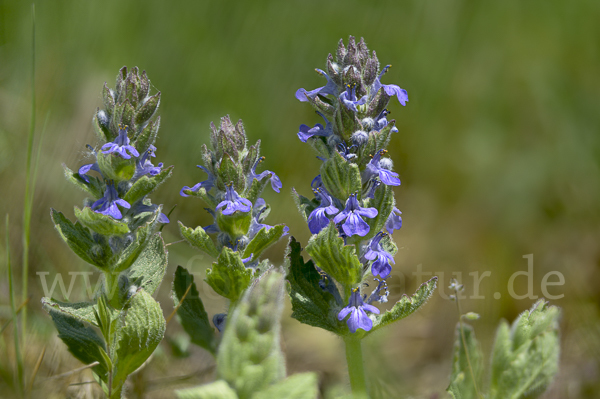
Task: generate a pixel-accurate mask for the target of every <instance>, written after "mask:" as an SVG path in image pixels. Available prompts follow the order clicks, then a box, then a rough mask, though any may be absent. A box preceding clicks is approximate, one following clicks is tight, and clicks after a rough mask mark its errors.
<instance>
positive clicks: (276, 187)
mask: <svg viewBox="0 0 600 399" xmlns="http://www.w3.org/2000/svg"><path fill="white" fill-rule="evenodd" d="M264 160H265V157H260V158H258V161H256V162H255V163H254V166H252V169H250V173H249V175H248V177H249V179H250V181H252V179H256V180H258V181H261V180H262V179H264V178H265V177H267V176H270V177H269V178H270V179H271V188H272V189H273V191H275V192H276V193H278V192H279V191H280V190H281V187H283V184H281V179H280V178H279V176H277V175H276V174H275V173H274V172H271V171H270V170H265V171H262V172H261V173H260V174H256V167H257V166H258V165H259V164H260V163H261V162H262V161H264Z"/></svg>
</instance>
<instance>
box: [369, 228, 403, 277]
mask: <svg viewBox="0 0 600 399" xmlns="http://www.w3.org/2000/svg"><path fill="white" fill-rule="evenodd" d="M385 236H386V234H385V233H382V232H379V233H377V235H375V237H373V239H372V240H371V242H369V246H368V247H367V248H368V249H367V253H365V259H368V260H374V261H375V262H373V264H372V265H371V272H372V273H373V276H379V277H381V278H386V277H387V276H389V275H390V273H391V271H392V265H390V262H391V263H396V262H394V257H393V256H392V255H391V254H389V253H388V252H387V251H386V250H384V249H383V248H382V247H381V244H380V241H381V239H382V238H383V237H385Z"/></svg>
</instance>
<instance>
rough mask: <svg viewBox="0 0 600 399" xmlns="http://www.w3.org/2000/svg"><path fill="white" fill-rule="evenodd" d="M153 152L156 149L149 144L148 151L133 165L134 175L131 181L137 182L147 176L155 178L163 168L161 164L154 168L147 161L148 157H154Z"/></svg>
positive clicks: (148, 160)
mask: <svg viewBox="0 0 600 399" xmlns="http://www.w3.org/2000/svg"><path fill="white" fill-rule="evenodd" d="M154 151H156V147H155V146H153V145H152V144H150V147H148V150H147V151H146V152H144V153H143V154H142V156H141V157H140V158H139V159H138V161H137V163H136V165H135V174H134V175H133V180H137V179H139V178H140V177H142V176H145V175H148V174H149V175H150V176H156V175H157V174H159V173H160V171H161V170H162V167H163V163H162V162H160V163H159V164H158V166H154V165H153V164H152V162H151V161H150V159H149V158H150V157H155V156H156V154H154Z"/></svg>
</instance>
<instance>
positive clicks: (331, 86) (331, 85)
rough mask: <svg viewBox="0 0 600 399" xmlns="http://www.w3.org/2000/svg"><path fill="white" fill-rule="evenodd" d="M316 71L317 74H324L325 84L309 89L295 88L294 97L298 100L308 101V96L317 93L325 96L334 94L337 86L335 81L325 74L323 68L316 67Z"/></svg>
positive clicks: (313, 95)
mask: <svg viewBox="0 0 600 399" xmlns="http://www.w3.org/2000/svg"><path fill="white" fill-rule="evenodd" d="M316 71H317V72H318V73H319V74H321V75H322V76H325V77H326V78H327V84H326V85H325V86H323V87H318V88H316V89H314V90H311V91H306V90H305V89H298V90H296V98H297V99H298V100H300V101H302V102H305V101H308V98H309V97H310V98H315V97H316V96H317V95H321V96H326V95H327V94H333V95H335V93H336V91H337V86H336V84H335V82H334V81H333V80H331V79H330V78H329V75H327V74H326V73H325V72H324V71H323V70H321V69H318V68H317V69H316Z"/></svg>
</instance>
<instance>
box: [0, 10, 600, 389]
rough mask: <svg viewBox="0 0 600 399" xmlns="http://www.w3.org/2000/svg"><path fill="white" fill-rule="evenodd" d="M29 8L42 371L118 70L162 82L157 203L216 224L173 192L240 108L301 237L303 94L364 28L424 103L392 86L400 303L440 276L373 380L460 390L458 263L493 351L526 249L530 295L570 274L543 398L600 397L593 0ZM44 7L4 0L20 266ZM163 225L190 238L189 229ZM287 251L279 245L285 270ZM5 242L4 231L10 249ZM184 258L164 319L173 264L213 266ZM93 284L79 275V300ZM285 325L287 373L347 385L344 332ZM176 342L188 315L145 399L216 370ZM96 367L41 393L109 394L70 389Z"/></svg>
mask: <svg viewBox="0 0 600 399" xmlns="http://www.w3.org/2000/svg"><path fill="white" fill-rule="evenodd" d="M35 7H36V30H37V35H36V41H37V42H36V57H37V70H36V78H35V84H36V95H37V107H36V111H37V124H36V135H37V136H36V137H37V138H38V139H39V136H40V133H41V131H42V128H43V126H44V121H45V120H47V124H46V129H45V135H44V137H43V143H42V147H41V148H42V152H41V156H40V167H39V173H38V182H37V189H36V194H35V203H34V213H33V218H32V240H31V242H32V247H31V258H30V262H31V266H30V273H29V286H30V293H29V294H30V295H31V298H32V299H31V302H30V304H29V315H30V316H29V318H28V326H27V329H28V338H27V342H26V346H25V348H24V355H25V359H26V368H27V370H28V371H27V373H29V372H30V371H29V370H31V369H32V368H33V365H34V364H35V361H36V359H37V357H38V355H39V353H40V352H41V350H42V348H43V347H44V346H45V347H46V348H47V353H46V356H45V358H44V361H43V362H42V365H41V368H40V372H39V378H38V379H39V380H43V379H44V378H46V377H48V376H50V375H54V374H58V373H61V372H64V371H68V370H71V369H73V368H76V367H79V366H80V364H79V363H78V362H77V361H75V360H73V359H72V358H71V357H70V356H69V354H68V353H67V352H66V350H65V347H64V345H62V343H60V341H59V340H58V338H57V337H56V333H55V331H54V329H53V326H52V324H51V321H50V319H49V317H47V315H46V314H45V313H44V312H43V311H42V309H41V306H40V302H39V300H40V297H41V296H42V295H43V292H42V289H41V284H40V278H39V277H38V276H37V275H36V272H40V271H47V272H50V274H49V275H48V281H49V284H50V283H51V281H52V279H53V278H54V276H55V275H56V273H59V272H61V273H63V274H64V275H65V281H66V283H68V282H69V277H68V275H67V273H68V272H73V271H91V270H92V268H91V267H88V266H86V265H85V264H84V263H83V262H82V261H81V260H79V258H77V257H76V256H75V255H74V254H72V253H71V251H70V250H69V249H68V248H67V246H66V245H64V244H63V243H62V242H61V240H60V238H59V236H58V234H56V232H55V231H54V228H53V226H52V224H51V220H50V217H49V208H50V207H54V208H56V209H59V210H61V211H64V212H65V213H66V214H67V215H69V216H70V217H72V216H73V215H72V211H71V210H72V207H73V206H74V205H78V206H79V205H81V203H82V200H83V197H84V195H83V193H82V192H80V191H78V190H77V189H76V188H75V187H73V186H72V185H71V184H69V183H68V182H66V181H65V180H64V179H63V172H62V167H61V163H63V162H64V163H66V165H68V166H69V167H70V168H72V169H75V168H78V167H79V166H80V165H82V164H83V163H87V162H86V157H85V144H87V143H89V144H92V145H94V144H96V141H95V140H96V139H95V136H94V133H93V130H92V126H91V118H92V115H93V113H94V111H95V110H96V108H97V107H99V106H101V89H102V85H103V83H104V82H105V81H107V82H108V85H109V87H113V86H114V79H115V76H116V74H117V71H118V70H119V68H121V67H122V66H123V65H127V66H129V67H132V66H139V67H140V69H143V70H146V71H147V73H148V76H149V78H150V79H151V81H152V84H153V85H154V87H155V90H160V91H161V92H162V103H161V107H160V110H159V113H160V115H161V118H162V124H161V130H160V135H159V139H158V142H157V147H158V151H157V158H156V159H157V160H158V161H162V162H164V163H165V164H166V165H171V164H172V165H175V172H174V175H173V177H172V178H171V179H170V180H169V181H168V182H167V183H165V184H164V185H163V186H161V187H160V188H159V190H158V191H157V192H156V193H155V194H154V195H153V199H154V202H155V203H163V204H165V207H166V208H167V209H169V208H170V207H172V206H173V205H175V204H177V208H176V209H175V211H174V212H173V214H172V215H171V220H172V221H173V222H175V221H176V220H182V221H183V222H185V224H186V225H188V226H194V225H198V224H202V225H206V224H208V222H209V216H208V214H207V213H206V212H205V211H204V210H203V209H202V208H203V204H202V203H201V202H200V201H199V200H196V199H192V198H185V199H184V198H182V197H180V196H179V194H178V193H179V190H180V188H181V187H182V186H183V185H189V186H191V185H192V184H195V183H197V182H198V181H200V180H203V178H204V177H205V175H204V174H203V173H202V172H201V171H200V170H198V169H197V168H196V167H195V165H196V164H198V163H200V157H199V154H200V151H199V148H200V145H201V144H203V143H207V142H208V140H209V139H208V137H209V136H208V135H209V123H210V121H215V123H217V124H218V120H219V118H220V117H222V116H223V115H226V114H229V115H231V118H232V119H234V120H237V119H239V118H242V119H243V120H244V123H245V127H246V132H247V133H248V136H249V138H250V140H251V141H252V142H254V141H256V140H257V139H261V140H262V143H263V145H262V153H263V155H265V156H266V158H267V160H266V162H265V163H264V166H265V168H267V169H269V170H273V171H275V172H276V173H277V174H278V175H279V176H280V177H281V179H282V181H283V184H284V188H283V190H282V192H281V193H280V194H275V193H273V192H272V191H271V190H270V189H267V191H266V194H265V198H266V200H267V202H270V203H271V204H272V207H273V212H272V213H271V216H270V217H269V219H268V220H267V221H268V222H270V224H274V223H286V224H288V225H289V226H290V229H291V233H292V235H294V236H295V237H297V238H298V239H299V240H300V242H302V243H306V242H307V240H308V237H309V232H308V228H307V227H306V225H305V223H304V222H303V220H302V218H301V217H300V216H299V214H298V213H297V211H296V209H295V206H294V204H293V201H292V197H291V195H290V190H291V188H292V187H296V189H297V190H298V191H299V192H301V193H304V194H305V195H308V194H309V193H310V186H309V184H310V181H311V179H312V178H313V177H314V176H315V175H316V174H317V173H318V167H319V164H320V162H319V161H318V160H317V159H316V158H315V157H314V154H313V153H312V151H311V149H310V148H309V147H308V146H307V145H303V144H302V143H300V142H299V141H298V139H297V137H296V134H295V133H296V132H297V128H298V126H299V125H300V124H301V123H306V124H309V125H311V126H312V125H313V124H315V123H317V122H320V118H319V117H318V116H317V115H315V114H314V113H313V111H312V110H311V109H310V106H308V105H307V104H302V103H299V102H298V101H297V100H296V99H295V98H294V92H295V90H296V89H297V88H299V87H305V88H307V89H312V88H315V87H318V86H321V85H323V84H324V81H323V79H322V78H321V77H320V76H319V75H318V74H316V73H315V72H314V68H316V67H318V68H323V67H324V63H325V59H326V56H327V54H328V53H329V52H334V51H335V49H336V46H337V42H338V40H339V39H340V38H344V40H345V41H346V40H347V38H348V36H349V35H354V36H356V37H361V36H364V37H365V39H366V41H367V44H368V45H369V47H370V49H371V50H376V51H377V55H378V57H379V60H380V61H381V62H382V63H383V64H386V63H390V64H393V68H391V70H390V71H389V72H388V73H387V74H386V76H385V78H384V83H395V84H398V85H400V86H401V87H402V88H404V89H406V90H407V91H408V93H409V98H410V102H409V103H408V105H407V107H405V108H403V107H401V106H400V105H399V104H398V103H397V102H396V100H393V101H392V102H391V105H390V110H391V111H392V115H391V116H392V118H393V119H396V121H397V126H398V128H399V130H400V132H399V133H398V134H396V135H394V136H393V139H392V143H391V146H390V156H391V158H392V159H393V160H394V161H395V169H396V170H397V171H398V172H399V173H400V175H401V179H402V186H400V187H398V188H397V190H396V196H397V199H398V203H399V208H400V209H401V210H402V212H403V220H404V227H403V228H402V230H401V231H399V232H397V233H396V234H395V237H394V238H395V240H396V241H397V242H398V244H399V246H400V251H399V253H398V255H397V256H396V266H395V271H394V274H393V276H392V279H391V280H390V284H391V286H392V295H391V297H390V300H392V301H395V300H397V299H398V298H399V296H400V295H401V294H402V293H404V292H408V293H411V292H413V291H414V290H415V288H416V286H417V278H416V277H415V276H414V275H413V274H412V273H413V272H414V271H416V270H417V269H418V268H421V270H423V271H425V272H434V273H435V274H436V275H438V276H440V279H441V282H442V284H441V287H440V290H439V294H436V295H435V296H434V298H433V299H432V300H431V301H430V302H429V303H428V304H427V306H426V307H425V309H424V310H423V311H421V312H419V313H418V314H416V315H413V316H411V317H410V318H408V319H406V320H404V321H402V322H401V323H398V324H396V325H394V326H393V327H391V328H389V329H388V330H386V331H385V332H383V333H381V334H379V335H376V336H374V337H372V338H371V339H369V340H368V342H367V343H366V348H365V352H366V353H365V358H366V362H367V365H368V370H369V373H370V378H371V379H372V380H373V381H376V380H378V381H379V382H380V384H381V387H382V390H383V391H384V392H386V393H387V395H388V396H389V397H392V398H395V397H415V398H442V397H445V393H444V389H445V388H446V386H447V384H448V379H447V378H448V375H449V372H450V359H451V351H452V342H453V338H454V337H453V334H454V333H453V328H454V324H455V322H456V320H457V313H456V310H455V304H454V303H452V302H450V301H448V300H447V299H445V294H446V293H447V292H448V290H447V288H446V286H447V285H448V280H449V278H450V277H451V274H452V273H462V275H459V276H461V277H462V280H463V282H464V283H465V285H466V294H467V295H468V296H469V297H471V296H473V294H474V291H473V290H474V285H473V277H472V276H470V275H469V273H471V272H479V273H480V274H481V273H483V272H485V271H490V272H491V277H487V278H484V279H483V280H482V282H481V284H480V286H479V295H481V296H483V297H484V298H485V299H472V298H471V299H469V298H467V299H465V300H464V301H463V302H462V306H463V309H464V310H465V311H475V312H479V313H481V314H482V319H481V320H479V321H477V322H475V323H474V324H475V328H476V333H477V335H478V337H479V338H480V340H481V341H482V346H483V348H484V352H485V353H486V354H489V348H490V345H491V342H492V340H493V334H494V329H495V326H496V325H497V323H498V321H499V319H500V318H506V319H508V320H511V321H512V320H513V319H514V318H515V317H516V316H517V315H518V313H519V312H521V311H523V310H524V309H527V308H529V307H530V305H531V304H532V303H533V299H514V298H511V297H510V295H509V292H508V289H507V283H508V281H509V278H510V276H511V275H512V274H513V273H514V272H516V271H519V270H527V261H526V259H523V255H526V254H533V259H534V263H533V265H534V268H533V270H534V273H533V291H532V292H533V295H536V296H542V295H543V293H542V291H541V281H542V279H543V278H544V275H546V273H548V272H551V271H558V272H561V273H562V274H563V275H564V280H565V284H564V285H563V286H553V287H549V289H548V291H549V293H550V294H551V295H564V297H562V298H561V299H557V300H554V301H552V303H553V304H556V305H559V306H561V307H562V308H563V311H564V312H563V318H562V323H561V329H562V345H563V350H562V355H561V370H560V373H559V376H558V379H557V381H556V382H555V384H554V385H553V386H552V387H551V389H550V390H549V391H548V393H547V394H546V395H545V396H544V397H545V398H597V397H598V395H600V393H599V392H600V383H599V382H598V381H599V380H600V306H599V303H600V290H599V289H598V286H599V284H600V272H599V269H600V246H599V243H600V223H599V222H600V206H599V204H600V169H599V167H600V135H599V133H600V112H599V111H598V107H599V103H600V101H599V100H600V46H599V39H600V24H598V21H599V20H600V2H598V1H592V0H580V1H577V2H567V1H558V0H546V1H519V0H505V1H502V2H483V1H469V0H447V1H439V0H438V1H434V0H412V1H398V0H395V1H392V0H389V1H371V2H367V1H356V0H346V1H328V2H325V1H313V0H305V1H251V2H250V1H249V2H233V1H185V2H183V1H182V2H174V1H171V2H166V1H164V2H161V1H102V2H100V1H95V2H91V1H79V2H76V1H44V2H37V3H36V5H35ZM31 21H32V15H31V3H29V2H21V1H8V2H7V1H6V0H3V1H0V187H2V189H1V192H2V195H0V204H1V209H2V213H3V214H4V213H8V214H10V215H11V234H10V240H11V249H12V256H13V264H14V265H15V267H16V269H17V272H19V269H20V264H21V238H20V237H21V229H22V223H21V218H22V217H21V212H22V208H23V196H24V176H25V163H26V161H25V158H26V147H27V132H28V129H29V124H30V120H31V119H30V107H31V83H32V82H31V79H30V76H31V40H32V35H31ZM36 140H37V139H36ZM164 234H165V237H166V240H167V241H168V242H174V241H178V240H179V237H178V232H177V228H176V223H171V224H170V225H168V226H167V227H166V228H165V229H164ZM1 235H2V239H3V240H4V232H2V233H1ZM284 247H285V243H280V244H279V245H278V246H276V247H274V248H272V249H271V250H270V251H269V253H268V256H269V257H270V258H271V259H272V260H273V262H275V263H276V264H280V263H281V262H282V260H283V255H282V253H283V250H284ZM5 251H6V248H5V246H4V245H3V246H2V254H1V255H2V259H4V257H5ZM169 251H170V253H169V255H170V262H169V269H168V271H167V277H166V279H165V281H164V283H163V284H162V287H161V288H160V291H159V299H160V301H161V304H162V306H163V309H164V312H165V314H169V313H170V312H171V310H172V304H171V301H170V299H169V297H168V295H169V290H170V282H171V279H172V272H173V271H174V268H175V267H176V266H177V265H178V264H181V265H183V266H186V267H188V268H190V269H192V270H193V271H195V272H197V273H202V271H203V270H204V269H205V268H206V267H207V266H209V264H210V259H208V258H203V257H202V256H200V255H199V253H197V252H195V251H193V250H192V249H191V248H188V247H187V246H186V245H185V244H174V245H172V246H170V247H169ZM0 269H1V270H0V272H1V273H2V274H0V275H1V276H2V277H1V278H0V321H2V324H3V323H4V321H5V320H7V319H8V318H9V315H10V311H9V306H8V303H9V300H8V294H7V293H8V288H7V287H8V284H7V281H6V277H5V276H6V265H5V262H4V261H2V263H1V266H0ZM18 274H19V273H18ZM19 278H20V277H19ZM96 278H97V275H94V276H93V277H92V281H93V282H95V280H96ZM526 280H527V279H526V278H525V277H523V276H521V277H518V278H517V279H516V282H517V283H516V292H517V293H518V294H523V293H525V292H526V291H527V288H528V287H527V281H526ZM550 281H557V279H556V277H552V278H550ZM82 291H83V289H82V288H81V287H80V286H79V285H75V288H74V291H73V295H72V297H71V300H75V299H77V298H79V297H82V296H83V292H82ZM202 291H203V293H204V295H205V299H206V301H207V309H208V311H209V314H211V315H212V314H214V313H217V312H221V311H223V309H224V308H225V304H224V303H222V302H220V301H219V300H217V299H216V298H217V296H216V295H215V294H214V293H211V291H210V289H208V288H207V287H206V286H204V287H203V289H202ZM496 292H498V293H500V296H501V298H500V299H495V298H494V295H493V294H494V293H496ZM201 293H202V292H201ZM390 306H391V304H390ZM287 307H288V308H289V305H287ZM288 314H289V309H288ZM10 330H11V329H7V330H6V331H5V332H4V333H3V336H2V337H1V338H0V340H1V341H0V344H1V347H0V350H1V351H2V355H1V356H2V359H7V360H6V361H5V360H2V365H1V366H0V367H1V370H0V371H1V372H2V373H1V375H0V392H2V393H0V396H2V395H10V394H9V392H10V386H12V384H13V382H12V380H11V378H12V377H11V372H12V371H11V370H12V364H13V359H14V353H12V350H11V348H10V345H9V344H8V343H9V342H11V340H10V335H11V334H10ZM283 336H284V337H283V338H284V340H283V342H284V349H285V351H286V353H287V365H288V372H289V373H295V372H299V371H305V370H316V371H318V372H319V374H320V381H321V389H322V392H323V393H324V394H327V395H332V393H334V392H337V391H339V390H343V389H344V388H345V387H347V381H346V379H345V378H346V377H345V376H346V370H345V361H344V358H343V350H342V344H341V342H339V341H337V340H336V339H335V337H333V336H332V335H330V334H328V333H326V332H323V331H321V330H317V329H314V328H311V327H308V326H305V325H301V324H300V323H298V322H296V321H295V320H293V319H290V318H287V319H286V321H285V323H284V326H283ZM181 339H182V336H181V329H180V328H179V326H178V325H177V323H176V322H172V323H170V324H169V326H168V329H167V339H166V340H165V341H164V343H163V344H162V345H161V349H160V351H158V352H157V354H156V355H155V356H154V360H153V362H152V363H151V364H150V366H149V367H147V368H145V369H144V370H143V371H142V372H141V373H138V374H137V375H136V376H135V377H134V378H133V382H134V387H135V392H134V394H135V395H137V396H138V397H152V398H163V397H171V395H172V394H171V392H172V390H173V389H174V388H177V387H182V386H189V385H193V384H198V383H201V382H203V381H207V380H210V379H211V378H213V376H212V372H213V371H212V368H211V367H212V365H213V361H212V359H211V357H210V355H208V354H207V353H206V352H203V351H202V350H200V349H198V348H195V347H194V348H189V351H190V352H191V356H188V357H177V356H175V355H176V351H173V345H170V344H169V342H179V341H181ZM486 359H487V360H486V361H488V360H489V356H488V357H487V358H486ZM27 373H26V375H28V374H27ZM90 379H91V376H90V375H88V374H86V372H84V373H78V374H76V375H73V376H70V377H68V378H64V379H61V380H60V381H56V380H52V381H50V382H42V383H39V384H38V385H37V386H36V389H37V391H36V392H42V396H43V397H65V396H69V397H94V396H93V395H94V394H95V392H96V390H95V388H94V387H93V385H92V384H84V385H74V386H71V387H69V388H68V389H67V386H68V385H69V384H76V383H79V382H85V381H88V380H90ZM42 396H38V397H42ZM8 397H10V396H8ZM134 397H135V396H134Z"/></svg>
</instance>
